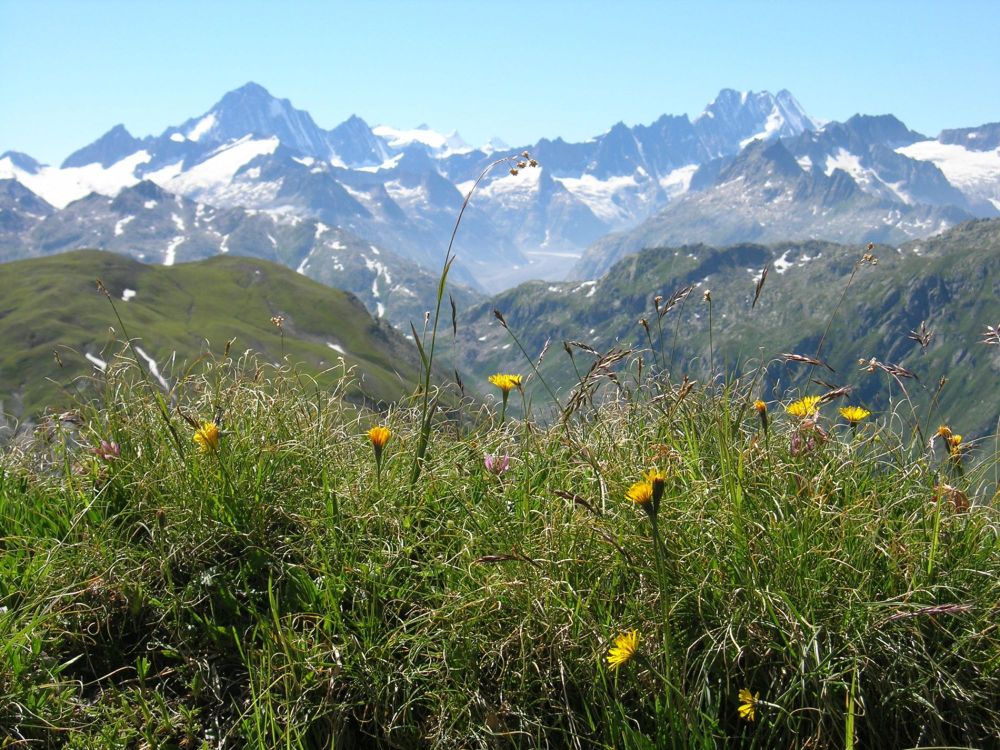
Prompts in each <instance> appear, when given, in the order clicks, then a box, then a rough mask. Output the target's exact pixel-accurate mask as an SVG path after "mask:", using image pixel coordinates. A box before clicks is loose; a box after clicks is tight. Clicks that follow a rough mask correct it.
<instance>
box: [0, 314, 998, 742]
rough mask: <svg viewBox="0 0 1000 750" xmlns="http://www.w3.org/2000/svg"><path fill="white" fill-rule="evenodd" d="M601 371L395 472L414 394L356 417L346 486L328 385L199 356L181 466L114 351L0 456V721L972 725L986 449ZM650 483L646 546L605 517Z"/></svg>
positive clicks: (733, 733)
mask: <svg viewBox="0 0 1000 750" xmlns="http://www.w3.org/2000/svg"><path fill="white" fill-rule="evenodd" d="M129 304H131V303H129ZM619 382H620V384H621V390H620V391H618V394H619V395H618V397H617V398H614V399H608V400H606V401H605V403H603V405H598V406H595V407H591V406H589V405H583V406H580V407H579V408H578V410H577V411H576V413H575V415H574V416H573V417H572V418H570V419H569V420H567V421H565V422H563V423H558V424H555V425H552V426H549V427H546V426H544V425H541V424H535V423H528V422H523V421H521V422H518V421H513V420H510V419H508V420H506V421H505V422H503V423H502V424H501V423H498V421H497V419H496V415H495V414H491V413H490V412H488V411H480V412H478V413H472V414H470V413H468V412H466V413H464V414H459V415H452V418H449V419H439V420H435V421H434V424H433V431H432V433H431V437H430V443H431V445H432V446H433V449H432V450H429V451H428V452H427V454H426V456H425V458H424V466H423V471H422V473H421V475H420V477H419V480H418V481H417V482H416V483H414V484H412V485H411V483H410V481H409V480H410V473H411V460H412V455H413V451H414V449H415V447H416V446H417V444H418V443H419V441H420V436H421V432H422V429H423V424H424V422H423V418H422V416H423V415H422V411H421V409H420V408H419V404H418V405H417V406H415V407H414V408H412V409H408V408H402V407H398V408H396V409H394V410H392V411H391V412H389V413H388V414H382V415H378V417H377V419H378V421H379V422H380V423H385V424H386V425H387V426H388V427H389V428H390V429H391V430H392V437H391V439H390V440H389V442H388V444H387V445H386V447H385V450H384V454H383V460H382V466H381V473H382V476H381V483H379V482H377V480H376V465H375V460H374V456H373V451H372V446H371V444H370V443H369V441H368V439H367V436H366V432H367V427H368V426H369V425H370V423H371V421H372V419H373V418H374V417H375V415H373V414H372V413H370V412H369V411H368V410H367V408H366V407H365V406H364V405H360V404H357V403H354V402H351V401H349V400H346V399H345V398H343V394H344V392H345V391H346V390H347V389H348V385H347V384H346V383H341V384H340V385H339V386H338V390H336V391H335V392H333V393H325V392H322V391H319V390H317V389H315V388H313V387H312V386H311V385H310V383H309V381H307V380H304V379H303V378H302V377H300V376H297V375H296V374H295V373H294V372H293V371H290V370H288V369H287V368H277V369H276V368H272V367H270V366H268V365H266V364H264V365H259V363H258V362H256V361H254V360H252V359H245V360H241V361H233V360H229V359H226V360H214V359H211V358H209V359H206V360H204V361H203V362H202V363H201V364H200V365H199V366H198V367H197V368H196V371H195V372H193V373H192V374H191V375H190V376H189V377H188V378H186V379H184V380H183V381H182V382H181V383H180V384H179V385H178V387H177V389H176V393H175V396H176V398H177V404H176V405H177V407H178V408H179V409H180V411H181V412H183V413H184V414H187V415H188V416H190V417H191V418H192V419H193V420H194V421H196V422H197V421H200V420H206V419H209V418H211V417H212V416H213V415H214V414H215V413H216V412H217V410H219V409H220V408H221V410H222V420H223V428H224V435H223V437H222V440H221V442H220V445H219V448H218V450H217V451H213V450H208V451H204V452H202V451H200V450H198V449H197V446H196V445H195V443H194V442H192V439H191V436H192V434H193V429H192V427H190V426H188V425H186V424H185V423H183V422H179V424H178V429H179V431H180V432H181V435H182V439H183V441H184V447H185V450H184V451H183V455H181V454H180V453H179V452H178V451H176V450H175V449H174V447H173V445H172V442H171V441H172V437H171V435H170V433H169V430H168V429H167V427H166V425H165V423H164V420H163V419H162V416H161V413H160V409H159V406H158V404H157V403H156V402H155V400H154V398H153V395H152V393H153V391H152V390H151V387H150V385H149V384H148V383H147V381H146V380H145V379H144V378H143V377H141V375H140V373H139V372H137V370H136V366H135V365H131V364H128V363H127V362H124V361H123V362H120V363H119V364H118V365H116V366H113V367H112V368H110V370H109V372H108V375H107V388H106V393H107V397H106V400H105V404H104V406H103V407H102V408H101V409H93V410H90V411H87V412H86V413H85V414H84V415H83V419H82V421H81V423H80V424H75V423H72V422H58V421H55V420H51V421H46V422H45V423H43V424H42V425H41V426H40V428H39V430H38V432H37V433H36V435H35V437H34V439H33V440H32V441H30V442H23V443H19V444H17V445H16V446H14V447H12V449H11V450H10V451H9V452H8V453H7V454H6V456H5V457H4V458H3V460H2V463H0V545H2V546H0V606H2V607H3V609H2V610H0V644H2V646H0V651H2V654H0V726H2V727H4V728H5V730H6V731H7V732H8V734H9V735H10V736H11V737H12V738H14V739H15V740H17V741H23V742H30V743H32V744H31V745H30V746H35V747H72V748H101V747H107V748H111V747H121V746H136V747H177V748H191V747H202V748H211V747H218V746H221V745H222V744H223V743H225V746H227V747H229V746H239V747H251V748H262V749H263V748H274V747H287V748H331V747H337V748H339V747H387V748H388V747H396V748H410V747H441V748H445V747H447V748H454V747H594V748H611V747H616V748H666V747H677V748H680V747H683V748H688V747H702V748H716V747H718V748H723V747H725V748H730V747H746V748H754V747H761V748H764V747H767V748H770V747H810V748H839V747H845V746H850V745H851V743H852V742H853V743H855V744H856V745H857V746H861V747H912V746H916V745H938V746H942V745H951V746H963V747H965V746H970V747H977V746H978V747H985V746H987V745H989V743H991V742H993V741H994V740H995V738H996V736H998V734H1000V706H998V704H997V698H996V696H997V695H1000V632H998V631H997V629H996V615H997V612H996V603H997V601H1000V563H998V560H1000V555H998V552H1000V517H998V514H997V510H998V507H997V500H996V498H995V496H994V492H995V489H996V480H995V472H996V471H997V460H996V458H997V457H996V455H992V456H991V457H988V458H985V459H984V458H983V456H982V455H980V459H981V460H980V462H979V464H978V467H977V468H976V469H970V470H967V471H966V472H965V473H964V474H963V473H962V472H960V471H959V467H958V466H957V465H956V463H955V462H954V461H952V460H950V459H948V458H947V456H944V455H942V452H941V450H940V446H937V452H936V454H935V452H934V451H928V450H925V449H924V448H923V447H922V446H914V445H912V444H911V443H909V442H908V438H907V436H903V439H901V438H900V437H899V436H898V435H897V434H896V433H895V432H894V431H893V429H892V427H891V426H890V423H891V422H892V420H891V419H889V418H882V419H878V420H869V423H868V426H862V428H861V429H860V430H859V431H858V435H857V436H852V433H851V431H850V430H849V429H848V428H847V427H846V426H845V425H843V424H840V425H837V424H836V423H837V422H838V420H837V419H836V417H835V416H834V409H833V407H832V406H829V405H827V406H823V407H822V412H824V414H823V415H822V416H821V417H820V420H819V422H820V424H821V425H822V426H823V427H824V429H825V430H826V431H827V432H828V433H829V438H828V439H826V440H825V441H824V440H819V441H817V444H816V445H815V446H814V447H813V448H812V449H811V450H805V449H802V447H801V446H802V443H801V441H800V444H799V446H800V448H799V450H797V451H795V452H794V453H795V454H794V455H793V451H792V450H791V445H792V442H791V437H792V435H793V434H795V433H796V432H799V433H800V434H802V431H803V430H805V429H807V428H806V427H803V426H802V425H801V424H800V423H797V422H795V421H793V420H792V418H790V417H787V416H785V415H784V414H782V413H781V411H782V410H781V409H780V408H779V406H778V405H777V404H774V403H772V404H771V412H772V415H771V420H770V424H769V430H768V432H767V435H766V436H765V435H764V434H763V433H762V432H761V429H760V426H759V425H760V423H759V420H758V418H757V414H756V412H754V411H753V410H752V409H750V408H749V407H748V403H749V401H750V399H751V398H752V391H753V389H752V388H751V387H750V386H749V384H740V383H734V384H732V385H731V386H730V387H728V388H727V389H726V390H716V389H713V388H702V387H695V388H693V389H691V388H684V389H678V388H673V387H669V386H666V385H663V384H662V383H658V382H657V381H655V380H648V379H646V378H642V379H640V378H639V377H637V364H636V362H635V361H634V360H633V361H632V363H631V365H630V369H626V370H625V371H624V372H622V373H620V375H619ZM102 439H103V440H106V441H114V442H115V443H117V444H118V445H119V446H120V455H118V456H117V457H105V458H102V457H101V456H98V455H96V454H95V452H94V451H93V449H94V448H95V447H97V446H98V445H99V441H100V440H102ZM987 450H989V451H993V450H994V449H993V448H988V447H986V446H983V447H981V448H980V451H981V453H984V452H986V451H987ZM486 453H494V454H508V455H510V456H511V457H512V458H511V463H510V468H509V469H508V470H506V471H504V472H500V473H499V475H498V474H496V473H490V472H488V471H486V469H485V468H484V463H483V456H484V454H486ZM652 466H656V467H658V468H659V469H661V470H662V471H664V472H665V473H666V475H667V479H666V482H665V486H664V493H663V496H662V499H661V500H660V502H659V507H658V512H657V514H656V518H657V535H658V536H659V537H660V539H661V541H662V545H663V550H664V553H663V555H662V556H660V557H659V558H657V556H656V555H654V553H653V550H654V548H653V547H652V543H653V535H652V528H651V524H650V518H649V517H648V516H647V514H644V513H643V512H642V510H640V509H639V508H638V507H636V506H635V505H634V504H633V503H632V502H630V501H629V500H627V499H625V491H626V490H627V489H628V488H629V486H630V485H631V484H632V483H633V482H636V481H638V480H639V478H640V473H641V472H642V471H643V470H645V469H648V468H650V467H652ZM945 482H948V483H949V484H950V486H952V487H954V488H955V489H954V491H953V490H948V489H945V488H943V487H942V485H943V484H944V483H945ZM380 487H381V489H380ZM936 488H937V489H936ZM955 493H964V496H966V497H968V498H969V499H970V500H971V501H972V505H971V507H969V508H967V509H966V508H964V506H963V503H962V502H960V499H961V497H962V495H960V494H955ZM942 495H944V497H942ZM631 629H637V630H638V631H639V633H640V641H639V645H638V649H637V651H636V653H635V655H634V657H633V658H631V659H629V660H628V661H626V663H624V664H623V665H622V666H621V667H619V668H618V669H617V670H615V671H612V670H610V669H609V668H608V666H607V664H606V661H605V657H606V654H607V651H608V648H609V646H610V645H611V643H612V642H613V641H614V639H615V637H616V636H617V635H619V634H620V633H622V632H625V631H628V630H631ZM743 688H748V689H750V690H751V691H752V693H758V692H759V693H760V701H759V703H758V705H757V706H756V717H755V721H754V722H752V723H751V722H748V721H745V720H742V719H740V718H739V716H738V712H737V709H738V706H739V705H740V700H739V692H740V690H741V689H743ZM850 733H853V736H849V734H850ZM14 746H17V745H16V744H15V745H14Z"/></svg>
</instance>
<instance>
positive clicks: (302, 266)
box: [295, 250, 313, 276]
mask: <svg viewBox="0 0 1000 750" xmlns="http://www.w3.org/2000/svg"><path fill="white" fill-rule="evenodd" d="M312 254H313V251H312V250H310V251H309V252H308V253H307V254H306V257H304V258H303V259H302V262H301V263H299V267H298V268H296V269H295V273H301V274H302V275H303V276H304V275H305V273H306V268H307V267H308V266H309V259H310V258H311V257H312Z"/></svg>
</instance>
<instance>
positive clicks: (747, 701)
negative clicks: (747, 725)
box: [737, 688, 760, 721]
mask: <svg viewBox="0 0 1000 750" xmlns="http://www.w3.org/2000/svg"><path fill="white" fill-rule="evenodd" d="M759 700H760V693H757V694H756V695H754V694H753V693H751V692H750V691H749V690H747V689H746V688H743V689H742V690H740V707H739V708H738V709H737V711H739V713H740V718H741V719H746V720H747V721H753V720H754V719H756V718H757V702H758V701H759Z"/></svg>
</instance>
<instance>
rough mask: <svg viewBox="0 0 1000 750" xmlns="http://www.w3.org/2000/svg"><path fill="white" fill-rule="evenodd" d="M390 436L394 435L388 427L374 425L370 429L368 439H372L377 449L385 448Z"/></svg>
mask: <svg viewBox="0 0 1000 750" xmlns="http://www.w3.org/2000/svg"><path fill="white" fill-rule="evenodd" d="M390 437H392V433H391V432H390V431H389V428H388V427H372V428H371V429H370V430H368V439H369V440H371V442H372V445H373V446H375V448H376V449H378V448H384V447H385V444H386V443H388V442H389V438H390Z"/></svg>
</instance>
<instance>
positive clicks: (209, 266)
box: [0, 251, 419, 417]
mask: <svg viewBox="0 0 1000 750" xmlns="http://www.w3.org/2000/svg"><path fill="white" fill-rule="evenodd" d="M96 279H101V280H102V281H103V283H104V284H105V286H106V287H107V289H108V290H109V292H110V294H111V297H112V299H114V300H115V305H116V307H117V310H118V312H119V314H120V315H121V317H122V319H123V321H124V322H125V325H126V326H127V329H128V334H129V335H131V336H135V337H137V340H136V343H137V344H138V346H139V347H140V348H142V349H143V351H145V352H146V353H147V354H149V355H150V356H152V357H154V358H155V359H156V360H157V362H158V363H159V368H160V369H161V370H162V371H163V372H164V373H165V374H166V376H167V377H168V378H169V379H170V380H171V381H172V382H173V381H175V380H176V379H178V378H180V377H182V376H183V373H184V371H185V367H186V366H188V365H190V364H192V363H194V362H195V361H196V360H197V359H198V358H199V357H201V356H202V355H204V354H205V353H207V352H209V351H212V352H222V351H223V349H224V348H225V347H226V346H227V343H228V342H230V341H233V343H232V350H233V351H234V352H243V351H244V350H247V349H250V350H253V351H254V352H257V353H259V354H261V355H262V357H263V358H264V359H265V360H266V361H270V362H276V361H283V360H285V358H287V361H289V362H291V363H294V364H295V365H296V366H297V367H299V369H300V370H301V371H302V372H303V373H305V374H311V375H314V376H316V377H317V378H318V381H317V382H318V384H319V385H320V386H321V387H330V386H331V385H332V384H333V383H335V382H336V381H337V380H338V379H339V378H340V377H341V376H342V374H343V366H341V365H340V363H339V360H340V358H341V357H342V358H343V360H344V363H345V365H346V367H348V368H355V375H356V377H355V380H354V389H353V391H352V394H351V395H352V396H353V397H355V398H361V397H367V398H370V399H372V400H376V401H385V402H388V401H393V400H396V399H398V398H400V397H401V396H403V395H404V394H405V393H407V392H409V390H410V389H411V388H412V386H413V384H414V383H415V382H416V380H417V375H418V370H419V362H418V360H417V357H416V355H415V354H414V352H413V349H412V346H410V345H409V344H407V343H406V342H405V340H404V339H403V338H402V337H401V336H400V335H399V334H397V333H396V332H395V331H394V330H393V329H392V328H391V327H389V326H388V325H387V324H384V323H380V322H376V321H374V320H372V318H371V317H370V315H369V314H368V313H367V312H366V310H365V309H364V307H363V306H362V305H361V304H360V302H358V300H357V299H356V298H355V297H353V296H352V295H349V294H346V293H344V292H341V291H337V290H334V289H330V288H328V287H324V286H322V285H321V284H318V283H316V282H313V281H310V280H309V279H306V278H304V277H303V276H301V275H299V274H296V273H294V272H292V271H289V270H288V269H286V268H282V267H280V266H277V265H275V264H273V263H269V262H267V261H261V260H255V259H251V258H238V257H226V256H218V257H215V258H211V259H209V260H205V261H200V262H196V263H185V264H181V265H178V266H172V267H162V266H149V265H144V264H141V263H138V262H135V261H132V260H129V259H127V258H123V257H121V256H117V255H113V254H110V253H103V252H98V251H79V252H73V253H64V254H62V255H58V256H55V257H50V258H40V259H33V260H27V261H18V262H13V263H5V264H2V265H0V288H3V289H4V295H3V301H2V302H0V306H2V309H0V342H2V346H0V352H2V353H0V384H2V387H3V389H4V391H5V392H4V391H0V400H2V402H3V407H4V408H3V410H4V411H7V412H8V413H9V412H14V413H15V414H17V413H18V412H20V414H21V415H23V416H24V417H33V416H34V415H37V414H38V413H40V412H41V411H42V409H43V408H44V407H47V406H57V405H59V404H60V402H61V404H62V405H64V406H68V405H69V404H70V403H71V402H72V401H73V396H74V395H75V394H76V393H77V391H78V389H84V390H85V392H87V393H93V392H94V386H93V384H92V383H91V379H90V377H89V376H90V375H91V374H92V373H93V372H94V367H93V365H92V363H91V362H90V361H88V360H87V359H86V358H85V355H86V354H91V355H93V356H96V357H98V358H99V359H101V360H105V361H109V360H112V359H113V358H114V357H115V356H116V355H118V354H119V353H121V352H122V343H121V341H122V339H123V338H124V336H125V335H126V332H124V331H121V330H116V328H118V327H120V326H118V323H117V321H116V319H115V316H114V314H113V313H112V310H111V308H110V306H109V305H108V300H107V299H105V297H104V296H103V295H101V294H99V293H98V292H97V291H96V289H95V280H96ZM126 289H131V290H133V291H135V292H136V294H135V296H134V297H132V298H131V299H130V300H128V301H127V302H126V301H123V300H122V299H121V297H122V294H123V292H124V290H126ZM279 315H280V316H283V317H284V325H283V327H282V329H279V328H277V327H276V326H274V325H273V324H272V323H271V317H272V316H279ZM109 327H110V329H111V330H109ZM331 344H332V345H336V346H338V347H340V349H342V350H343V354H341V352H340V351H339V350H335V349H333V348H331ZM53 352H56V353H58V357H59V363H57V361H56V360H55V358H54V355H53ZM127 353H128V354H129V355H130V356H135V355H134V353H133V352H127ZM60 363H61V365H62V366H60ZM143 364H145V363H144V362H143ZM98 387H99V384H98Z"/></svg>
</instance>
